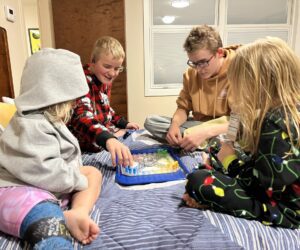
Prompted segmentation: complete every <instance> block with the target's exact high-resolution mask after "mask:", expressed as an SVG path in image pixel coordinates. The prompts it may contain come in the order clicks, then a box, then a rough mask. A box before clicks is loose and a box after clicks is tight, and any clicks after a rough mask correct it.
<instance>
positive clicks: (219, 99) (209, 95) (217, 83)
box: [176, 45, 240, 121]
mask: <svg viewBox="0 0 300 250" xmlns="http://www.w3.org/2000/svg"><path fill="white" fill-rule="evenodd" d="M239 46H240V45H233V46H230V47H226V48H224V54H225V55H224V57H225V60H224V62H223V64H222V67H221V69H220V72H219V73H218V75H216V76H214V77H212V78H209V79H201V77H200V76H199V75H198V73H197V70H196V69H193V68H188V70H187V71H186V72H185V73H184V74H183V89H182V90H181V92H180V94H179V97H178V98H177V101H176V102H177V107H178V108H180V109H184V110H185V111H186V112H187V113H189V112H190V111H191V112H192V115H193V118H194V119H195V120H198V121H207V120H210V119H213V118H217V117H220V116H223V115H229V114H230V111H231V108H230V107H231V104H232V101H233V98H232V94H230V85H229V82H228V80H227V69H228V66H229V63H230V62H231V60H232V58H233V57H234V55H235V53H236V52H235V51H236V49H237V48H238V47H239Z"/></svg>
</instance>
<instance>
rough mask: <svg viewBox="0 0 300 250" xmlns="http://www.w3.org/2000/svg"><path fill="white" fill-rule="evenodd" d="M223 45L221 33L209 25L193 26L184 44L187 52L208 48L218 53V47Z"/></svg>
mask: <svg viewBox="0 0 300 250" xmlns="http://www.w3.org/2000/svg"><path fill="white" fill-rule="evenodd" d="M222 47H223V43H222V40H221V37H220V34H219V33H218V32H217V31H216V30H215V29H214V28H212V27H210V26H208V25H201V26H196V27H194V28H192V30H191V31H190V34H189V35H188V37H187V38H186V40H185V42H184V44H183V48H184V49H185V51H186V52H187V53H193V52H195V51H197V50H199V49H207V50H209V51H211V52H212V53H216V52H217V50H218V48H222Z"/></svg>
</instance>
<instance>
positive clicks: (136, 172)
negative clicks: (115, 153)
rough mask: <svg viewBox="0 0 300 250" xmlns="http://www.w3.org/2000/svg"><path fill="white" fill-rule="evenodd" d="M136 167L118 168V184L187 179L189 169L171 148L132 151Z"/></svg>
mask: <svg viewBox="0 0 300 250" xmlns="http://www.w3.org/2000/svg"><path fill="white" fill-rule="evenodd" d="M131 153H132V156H133V159H134V165H133V166H126V167H123V166H118V167H117V173H116V182H117V183H119V184H122V185H136V184H147V183H157V182H165V181H172V180H180V179H185V176H186V174H187V173H188V169H187V167H186V166H185V165H184V164H183V163H182V161H181V160H180V158H179V157H178V156H177V155H176V153H175V151H174V149H173V148H171V147H157V148H148V149H142V150H132V151H131Z"/></svg>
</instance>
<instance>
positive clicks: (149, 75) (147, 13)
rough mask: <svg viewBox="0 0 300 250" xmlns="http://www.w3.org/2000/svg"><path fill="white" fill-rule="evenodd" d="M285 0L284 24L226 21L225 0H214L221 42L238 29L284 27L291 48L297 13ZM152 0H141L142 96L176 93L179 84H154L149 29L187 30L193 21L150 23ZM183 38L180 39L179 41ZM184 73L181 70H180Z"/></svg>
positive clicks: (292, 0)
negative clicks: (233, 22) (176, 23)
mask: <svg viewBox="0 0 300 250" xmlns="http://www.w3.org/2000/svg"><path fill="white" fill-rule="evenodd" d="M249 1H251V0H249ZM287 1H288V6H289V7H288V13H287V17H288V22H287V24H267V25H265V24H255V25H250V24H247V25H244V24H243V25H232V24H227V15H226V13H227V5H228V0H217V1H216V6H215V21H214V22H215V24H214V25H211V26H213V27H215V28H217V29H218V31H219V33H220V36H221V39H222V41H223V44H224V45H226V44H227V40H228V33H229V32H241V31H245V32H247V31H259V30H261V31H263V30H266V29H267V30H272V31H287V32H288V39H287V43H288V44H289V45H290V46H291V47H292V48H294V46H295V44H294V41H295V37H294V32H295V29H296V27H295V26H296V14H297V13H298V7H297V0H287ZM151 3H152V0H144V2H143V4H144V58H145V61H144V67H145V96H177V95H178V94H179V92H180V90H181V88H182V82H180V83H170V84H154V72H153V33H160V32H162V33H181V32H189V31H190V30H191V28H192V27H193V26H194V25H152V24H153V20H152V17H153V9H152V4H151ZM183 42H184V41H182V43H183ZM182 73H184V72H182Z"/></svg>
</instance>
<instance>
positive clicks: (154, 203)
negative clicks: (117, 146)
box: [0, 130, 300, 250]
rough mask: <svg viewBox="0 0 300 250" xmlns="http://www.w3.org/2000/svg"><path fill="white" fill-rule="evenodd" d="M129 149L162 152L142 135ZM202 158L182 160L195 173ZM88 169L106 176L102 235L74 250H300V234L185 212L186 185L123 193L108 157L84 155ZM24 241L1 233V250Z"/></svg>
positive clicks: (100, 205)
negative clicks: (90, 166)
mask: <svg viewBox="0 0 300 250" xmlns="http://www.w3.org/2000/svg"><path fill="white" fill-rule="evenodd" d="M124 143H125V144H127V145H128V146H129V147H130V148H131V149H141V148H145V147H152V146H153V145H155V146H157V144H159V143H158V142H156V141H154V140H153V139H151V138H150V137H149V135H148V134H147V133H146V132H145V131H143V130H141V131H137V132H135V133H134V134H132V135H131V136H129V137H128V138H127V139H126V140H124ZM199 159H200V158H199V157H198V156H197V155H191V154H189V155H182V156H181V160H182V161H183V162H184V164H185V165H188V166H189V167H191V168H192V167H194V165H196V164H197V163H198V161H199ZM83 161H84V163H85V165H92V166H95V167H97V168H99V169H100V170H101V172H102V174H103V177H104V178H103V185H102V190H101V195H100V198H99V199H98V200H97V202H96V204H95V206H94V209H93V211H92V213H91V217H92V218H93V219H94V220H95V221H96V223H98V224H99V225H100V228H101V233H100V235H99V236H98V238H97V239H96V240H95V241H94V242H92V244H90V245H86V246H83V245H81V244H80V243H78V242H76V241H74V249H116V250H117V249H128V250H131V249H142V250H144V249H145V250H148V249H149V250H150V249H166V250H168V249H204V250H213V249H214V250H216V249H225V250H226V249H228V250H235V249H249V250H252V249H270V250H273V249H274V250H275V249H276V250H296V249H299V250H300V230H290V229H282V228H272V227H268V226H264V225H263V224H261V223H260V222H257V221H249V220H245V219H241V218H236V217H233V216H230V215H226V214H221V213H215V212H212V211H209V210H206V211H203V210H197V209H192V208H188V207H185V206H182V204H181V197H182V194H183V193H184V185H185V183H184V181H174V182H168V183H162V184H149V185H143V186H131V187H122V186H119V185H118V184H116V183H115V169H114V168H112V167H110V166H111V164H110V155H109V154H108V153H107V152H105V151H104V152H101V153H97V154H85V155H83ZM22 247H24V246H22V245H21V243H20V241H19V240H18V239H14V238H12V237H9V236H7V235H4V234H1V233H0V249H24V248H22Z"/></svg>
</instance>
